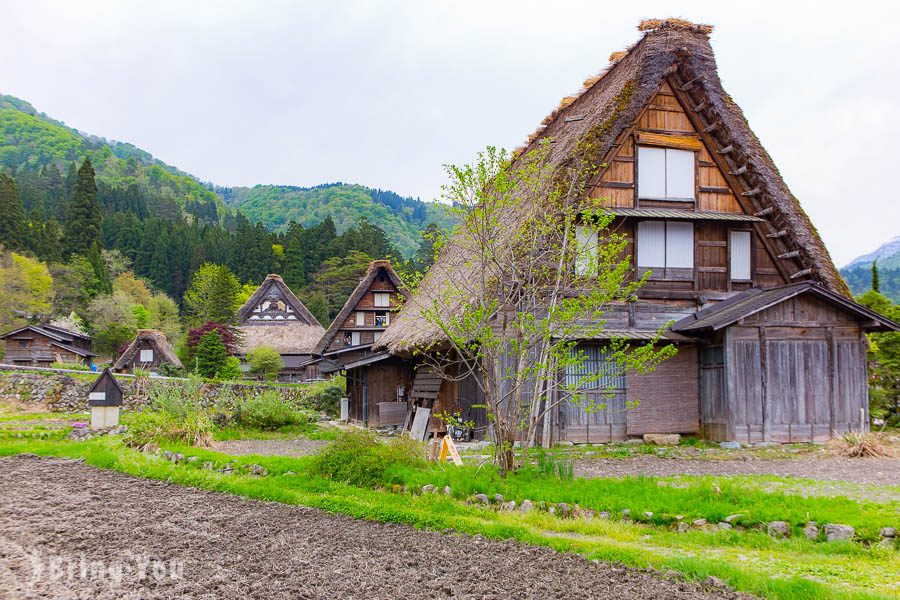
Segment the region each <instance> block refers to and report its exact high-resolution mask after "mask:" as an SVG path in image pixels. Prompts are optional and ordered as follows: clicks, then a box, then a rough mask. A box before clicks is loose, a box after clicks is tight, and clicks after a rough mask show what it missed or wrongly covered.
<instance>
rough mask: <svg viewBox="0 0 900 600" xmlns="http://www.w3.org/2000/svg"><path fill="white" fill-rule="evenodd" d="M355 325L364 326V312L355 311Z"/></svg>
mask: <svg viewBox="0 0 900 600" xmlns="http://www.w3.org/2000/svg"><path fill="white" fill-rule="evenodd" d="M356 326H357V327H365V326H366V313H364V312H358V313H356Z"/></svg>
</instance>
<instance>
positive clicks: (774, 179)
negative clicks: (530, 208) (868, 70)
mask: <svg viewBox="0 0 900 600" xmlns="http://www.w3.org/2000/svg"><path fill="white" fill-rule="evenodd" d="M638 29H639V30H640V31H643V32H645V33H644V35H643V36H642V37H641V39H640V40H639V41H638V42H637V43H636V44H635V45H634V46H632V47H631V48H629V49H628V50H627V51H626V52H619V53H615V54H613V55H612V56H611V57H610V59H611V61H612V62H611V63H610V65H609V66H608V67H607V68H606V69H605V70H604V71H603V72H601V73H600V74H599V75H597V76H596V77H592V78H590V79H588V80H586V81H585V82H584V86H583V88H582V89H581V90H580V91H579V92H578V93H577V94H575V95H573V96H568V97H566V98H563V101H562V102H561V104H560V106H559V107H558V108H557V109H556V110H554V111H553V112H552V113H551V114H550V115H549V116H548V117H547V118H545V119H544V121H543V122H542V123H541V126H540V127H539V128H538V130H537V131H536V132H535V133H534V134H532V135H531V136H530V137H529V138H528V140H527V143H526V146H525V147H524V148H522V149H520V150H519V151H517V153H516V156H521V153H522V152H524V151H529V150H532V149H534V148H536V147H537V145H538V144H539V143H541V141H542V140H544V139H546V138H549V139H550V140H551V141H552V143H551V144H550V150H549V153H550V155H549V159H548V160H549V162H550V165H551V166H553V167H556V168H563V167H566V166H569V165H574V164H575V162H574V157H575V155H576V151H577V150H578V148H579V147H582V148H583V147H584V146H585V144H584V142H585V141H589V142H590V143H589V144H587V145H588V146H590V147H591V148H592V152H593V153H596V156H595V157H594V158H595V159H596V160H595V164H600V163H603V162H605V159H606V158H607V157H609V156H611V155H612V153H613V152H615V151H616V150H617V149H618V147H619V145H621V143H622V142H623V141H624V135H625V134H627V133H628V131H629V130H630V127H631V126H632V125H633V123H634V122H635V121H636V120H637V117H638V116H639V114H640V112H641V111H642V110H643V109H644V107H645V106H647V104H648V103H649V101H650V99H651V98H652V97H653V95H654V94H655V93H656V92H657V91H658V90H659V89H660V87H661V85H662V84H663V83H664V82H665V81H666V80H669V81H672V82H674V83H675V84H676V86H677V88H678V91H679V93H681V92H683V93H684V95H685V97H686V100H687V101H688V102H690V103H691V106H689V109H690V111H691V113H692V115H693V116H694V117H695V118H696V119H697V120H698V121H699V122H700V124H701V125H702V126H703V129H704V135H706V136H708V139H709V140H710V141H711V144H712V145H713V148H711V150H712V151H713V152H716V155H717V156H721V157H722V160H723V161H724V162H725V166H726V167H727V169H728V170H729V171H731V172H732V173H733V177H734V180H735V181H736V183H737V185H738V186H739V189H737V190H735V191H736V192H738V194H740V198H739V200H740V202H741V203H742V204H743V205H744V207H745V210H746V211H747V212H749V213H751V214H757V213H759V214H761V215H765V217H766V220H767V221H768V224H762V227H766V228H767V229H766V230H764V232H763V233H769V232H771V233H773V234H774V233H776V232H781V231H783V232H784V234H780V235H777V236H773V237H771V238H766V243H767V244H770V245H771V247H772V248H773V250H774V251H775V252H776V253H777V254H778V255H782V254H787V255H788V257H786V258H784V259H782V262H781V264H782V265H784V269H785V274H786V275H787V276H788V277H789V278H791V279H794V280H796V281H800V280H812V281H816V282H819V283H821V284H822V285H823V286H825V287H826V288H828V289H831V290H833V291H835V292H838V293H841V294H844V295H849V291H848V289H847V287H846V284H845V283H844V281H843V279H841V277H840V275H839V274H838V272H837V269H836V268H835V267H834V264H833V263H832V261H831V258H830V256H829V254H828V251H827V250H826V248H825V245H824V243H823V242H822V240H821V239H820V238H819V235H818V233H817V232H816V230H815V228H814V227H813V226H812V224H811V223H810V221H809V218H808V217H807V216H806V213H805V212H804V211H803V209H802V208H801V206H800V203H799V202H798V201H797V199H796V198H795V197H794V196H793V195H792V194H791V192H790V190H789V189H788V187H787V185H786V184H785V182H784V181H783V180H782V178H781V175H780V174H779V172H778V169H777V168H776V167H775V164H774V162H773V161H772V158H771V157H770V156H769V154H768V153H767V152H766V150H765V149H764V148H763V147H762V144H760V142H759V140H758V139H757V137H756V136H755V135H754V134H753V132H752V131H751V130H750V127H749V125H748V123H747V120H746V119H745V118H744V115H743V113H742V112H741V110H740V108H738V106H737V105H736V104H735V103H734V101H733V100H732V99H731V97H730V96H728V94H727V93H725V91H724V89H723V88H722V84H721V82H720V81H719V76H718V73H717V71H716V63H715V58H714V56H713V51H712V48H711V47H710V44H709V37H708V36H709V34H710V33H711V32H712V27H711V26H709V25H697V24H694V23H690V22H687V21H683V20H680V19H664V20H647V21H643V22H642V23H641V24H640V26H639V27H638ZM795 251H796V252H797V255H796V256H794V252H795ZM465 253H466V252H465V249H461V248H460V246H459V245H458V244H454V243H452V242H451V243H450V244H448V246H447V247H446V248H445V249H444V251H443V252H442V254H441V256H440V257H439V258H438V260H437V262H436V263H435V265H434V266H433V267H432V268H431V270H430V271H429V272H428V274H427V275H426V277H425V280H424V281H423V283H422V286H421V287H420V289H419V291H418V292H417V293H416V294H415V295H414V296H413V297H412V298H410V299H409V300H408V301H407V303H406V306H405V307H404V309H403V310H402V311H401V313H400V315H399V316H398V318H397V319H395V320H394V322H393V323H392V324H391V326H390V327H389V328H388V329H387V331H385V333H384V335H383V336H382V337H381V339H380V340H379V341H378V343H377V344H376V345H375V346H376V348H375V349H376V350H377V349H380V348H388V349H389V350H390V351H391V352H393V353H395V354H405V353H408V352H410V351H411V350H412V349H413V348H416V347H422V346H427V345H429V344H432V343H434V342H437V341H439V340H440V339H441V334H440V332H439V331H438V330H437V328H436V327H434V326H433V325H431V324H430V323H428V322H427V321H426V320H425V319H424V318H422V317H421V311H422V309H423V308H424V307H430V306H432V304H433V302H434V301H435V300H436V299H438V298H439V297H440V294H439V290H441V289H442V286H443V283H442V282H445V281H448V280H451V278H452V277H456V276H458V275H459V272H458V265H459V264H461V262H464V261H460V260H459V255H460V254H465ZM792 256H793V258H791V257H792ZM444 308H445V309H446V310H447V311H450V312H452V311H453V310H454V307H451V306H447V307H444Z"/></svg>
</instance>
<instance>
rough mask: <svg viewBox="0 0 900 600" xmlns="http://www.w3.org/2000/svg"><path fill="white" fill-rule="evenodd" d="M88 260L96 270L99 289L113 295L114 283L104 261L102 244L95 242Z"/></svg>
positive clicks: (89, 252) (89, 251) (88, 254)
mask: <svg viewBox="0 0 900 600" xmlns="http://www.w3.org/2000/svg"><path fill="white" fill-rule="evenodd" d="M87 259H88V261H90V263H91V267H93V269H94V274H95V275H96V276H97V287H98V288H99V291H100V292H102V293H104V294H111V293H112V281H110V277H109V271H108V270H107V268H106V261H105V260H103V253H102V252H101V251H100V242H99V241H97V240H94V243H93V244H91V248H90V250H88V253H87Z"/></svg>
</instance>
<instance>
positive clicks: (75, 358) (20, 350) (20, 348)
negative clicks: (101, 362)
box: [0, 324, 97, 367]
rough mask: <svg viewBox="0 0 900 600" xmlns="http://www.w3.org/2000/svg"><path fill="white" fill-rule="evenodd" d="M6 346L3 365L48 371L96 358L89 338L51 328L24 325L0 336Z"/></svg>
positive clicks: (65, 330) (80, 334) (49, 326)
mask: <svg viewBox="0 0 900 600" xmlns="http://www.w3.org/2000/svg"><path fill="white" fill-rule="evenodd" d="M0 339H2V340H3V341H4V342H5V343H6V353H5V355H4V357H3V360H4V362H7V363H9V364H14V365H23V366H30V367H49V366H51V365H52V364H53V363H54V362H65V363H79V364H81V363H84V364H86V363H89V362H91V360H92V359H93V358H94V357H95V356H97V355H96V354H95V353H94V352H93V351H92V350H91V337H90V336H89V335H85V334H83V333H79V332H75V331H69V330H68V329H63V328H61V327H55V326H53V325H48V324H44V325H26V326H25V327H21V328H19V329H15V330H13V331H9V332H7V333H4V334H3V335H0Z"/></svg>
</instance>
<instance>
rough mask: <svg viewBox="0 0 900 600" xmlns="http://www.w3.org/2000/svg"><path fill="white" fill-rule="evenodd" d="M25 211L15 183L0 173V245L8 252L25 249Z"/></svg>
mask: <svg viewBox="0 0 900 600" xmlns="http://www.w3.org/2000/svg"><path fill="white" fill-rule="evenodd" d="M26 230H27V228H26V224H25V209H24V208H23V207H22V200H21V199H20V198H19V191H18V190H17V189H16V182H15V180H13V178H12V177H10V176H8V175H6V174H5V173H0V245H3V246H6V247H7V248H9V249H10V250H19V249H20V248H24V247H25V245H26V244H25V235H26Z"/></svg>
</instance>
